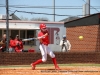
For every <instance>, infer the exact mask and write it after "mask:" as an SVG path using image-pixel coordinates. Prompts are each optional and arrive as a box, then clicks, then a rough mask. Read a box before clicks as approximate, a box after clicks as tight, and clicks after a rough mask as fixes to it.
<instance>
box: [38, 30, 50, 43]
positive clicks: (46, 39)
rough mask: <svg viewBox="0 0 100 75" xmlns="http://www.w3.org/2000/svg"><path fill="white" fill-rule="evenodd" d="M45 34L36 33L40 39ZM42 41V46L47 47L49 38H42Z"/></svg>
mask: <svg viewBox="0 0 100 75" xmlns="http://www.w3.org/2000/svg"><path fill="white" fill-rule="evenodd" d="M47 33H48V32H47ZM45 34H46V33H43V32H41V31H40V32H39V33H38V37H41V36H43V35H45ZM41 40H42V42H41V43H42V44H44V45H48V44H49V36H48V35H47V36H46V37H44V38H42V39H41Z"/></svg>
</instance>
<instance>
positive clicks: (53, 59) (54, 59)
mask: <svg viewBox="0 0 100 75" xmlns="http://www.w3.org/2000/svg"><path fill="white" fill-rule="evenodd" d="M52 61H53V63H54V65H55V67H58V65H57V61H56V58H52Z"/></svg>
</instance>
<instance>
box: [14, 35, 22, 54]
mask: <svg viewBox="0 0 100 75" xmlns="http://www.w3.org/2000/svg"><path fill="white" fill-rule="evenodd" d="M15 44H16V46H15V51H16V52H22V51H23V42H22V40H20V39H19V35H16V37H15Z"/></svg>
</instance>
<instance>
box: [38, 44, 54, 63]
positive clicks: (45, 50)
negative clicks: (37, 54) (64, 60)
mask: <svg viewBox="0 0 100 75" xmlns="http://www.w3.org/2000/svg"><path fill="white" fill-rule="evenodd" d="M39 48H40V51H41V55H42V61H43V62H46V60H47V54H48V55H49V56H50V57H51V58H54V57H55V54H54V53H53V51H52V50H51V49H50V48H49V47H48V46H47V45H44V44H40V46H39Z"/></svg>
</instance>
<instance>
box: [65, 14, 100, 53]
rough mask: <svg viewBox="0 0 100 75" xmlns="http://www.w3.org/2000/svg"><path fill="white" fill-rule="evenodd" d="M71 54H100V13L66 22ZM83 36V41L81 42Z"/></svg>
mask: <svg viewBox="0 0 100 75" xmlns="http://www.w3.org/2000/svg"><path fill="white" fill-rule="evenodd" d="M64 26H65V27H66V35H67V39H69V40H70V42H71V45H72V48H71V52H74V51H75V52H89V51H90V52H100V13H96V14H92V15H90V16H86V17H83V18H79V19H76V20H73V21H69V22H65V23H64ZM79 36H83V37H84V38H83V40H79V38H78V37H79Z"/></svg>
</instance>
